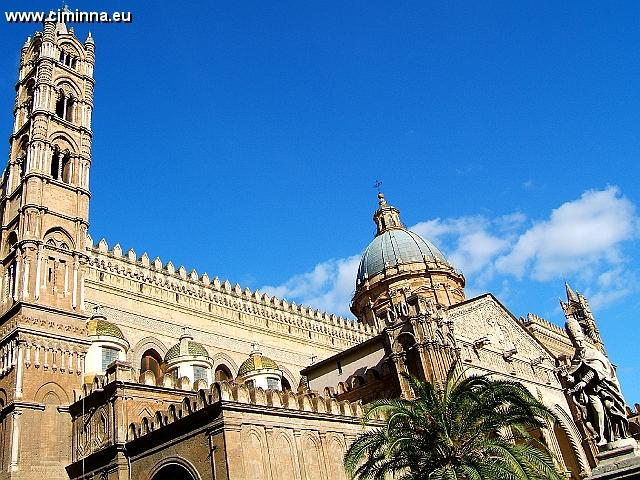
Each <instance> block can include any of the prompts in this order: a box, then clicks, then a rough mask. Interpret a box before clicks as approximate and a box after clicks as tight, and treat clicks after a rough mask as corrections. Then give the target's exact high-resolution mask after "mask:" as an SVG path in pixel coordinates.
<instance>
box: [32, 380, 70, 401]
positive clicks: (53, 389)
mask: <svg viewBox="0 0 640 480" xmlns="http://www.w3.org/2000/svg"><path fill="white" fill-rule="evenodd" d="M34 400H35V401H36V402H38V403H48V402H53V401H57V402H58V404H59V405H67V404H68V403H69V395H67V392H65V391H64V389H63V388H62V387H61V386H60V385H58V384H57V383H55V382H48V383H45V384H44V385H42V386H40V388H38V390H37V391H36V394H35V396H34Z"/></svg>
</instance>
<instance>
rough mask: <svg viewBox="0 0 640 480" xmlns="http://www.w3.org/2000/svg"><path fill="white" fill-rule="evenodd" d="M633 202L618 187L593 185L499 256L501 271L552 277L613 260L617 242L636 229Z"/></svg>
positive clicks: (526, 232)
mask: <svg viewBox="0 0 640 480" xmlns="http://www.w3.org/2000/svg"><path fill="white" fill-rule="evenodd" d="M635 225H636V217H635V212H634V207H633V204H632V203H631V202H630V201H629V200H627V199H626V198H624V197H622V196H621V194H620V191H619V189H618V188H616V187H609V188H606V189H604V190H589V191H587V192H585V193H583V194H582V196H581V197H580V198H579V199H577V200H574V201H572V202H567V203H565V204H563V205H561V206H560V207H559V208H557V209H555V210H553V211H552V212H551V216H550V218H549V219H548V220H545V221H541V222H537V223H536V224H534V225H533V226H532V227H531V228H529V229H528V230H526V231H525V232H524V233H522V234H521V235H520V236H519V238H518V241H517V242H516V243H515V245H514V246H513V248H512V250H511V251H510V252H509V253H508V254H506V255H503V256H501V257H500V258H498V259H497V261H496V264H495V265H496V268H497V270H498V271H499V272H501V273H506V274H512V275H515V276H516V277H518V278H521V277H523V276H525V275H528V276H531V277H532V278H534V279H536V280H549V279H552V278H559V277H561V276H563V275H567V274H572V273H575V272H578V271H580V270H582V269H584V268H587V267H590V266H594V265H595V264H598V263H600V262H606V263H610V262H614V261H615V259H616V258H617V257H618V255H619V252H618V246H619V244H620V243H621V242H622V241H624V240H628V239H630V238H632V237H633V236H634V235H635V233H636V231H635V230H636V228H635Z"/></svg>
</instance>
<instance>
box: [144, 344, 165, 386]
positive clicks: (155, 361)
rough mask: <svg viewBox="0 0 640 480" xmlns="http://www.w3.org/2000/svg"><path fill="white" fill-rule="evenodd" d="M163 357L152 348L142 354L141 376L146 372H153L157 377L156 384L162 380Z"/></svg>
mask: <svg viewBox="0 0 640 480" xmlns="http://www.w3.org/2000/svg"><path fill="white" fill-rule="evenodd" d="M161 364H162V357H161V356H160V355H159V354H158V352H156V351H155V350H154V349H152V348H150V349H149V350H147V351H146V352H144V353H143V354H142V359H141V360H140V376H142V375H144V372H146V371H151V372H152V373H153V374H154V375H155V377H156V384H158V382H159V381H160V379H161V378H162V368H161V367H160V365H161Z"/></svg>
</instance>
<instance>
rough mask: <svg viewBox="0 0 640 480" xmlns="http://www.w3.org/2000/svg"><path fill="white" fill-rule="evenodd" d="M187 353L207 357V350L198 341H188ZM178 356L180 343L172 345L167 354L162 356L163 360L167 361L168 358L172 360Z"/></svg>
mask: <svg viewBox="0 0 640 480" xmlns="http://www.w3.org/2000/svg"><path fill="white" fill-rule="evenodd" d="M189 355H190V356H192V357H208V356H209V352H207V349H206V348H204V347H203V346H202V344H200V343H198V342H193V341H189ZM179 356H180V344H179V343H176V344H175V345H174V346H173V347H171V348H170V349H169V351H168V352H167V354H166V355H165V356H164V361H165V362H168V361H169V360H173V359H174V358H178V357H179Z"/></svg>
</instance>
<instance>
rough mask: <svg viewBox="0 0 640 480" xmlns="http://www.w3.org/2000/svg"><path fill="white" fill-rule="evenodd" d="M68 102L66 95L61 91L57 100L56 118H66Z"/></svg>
mask: <svg viewBox="0 0 640 480" xmlns="http://www.w3.org/2000/svg"><path fill="white" fill-rule="evenodd" d="M65 102H66V98H65V96H64V93H63V92H62V91H61V92H60V93H59V94H58V99H57V100H56V116H57V117H58V118H64V113H65V112H64V105H65Z"/></svg>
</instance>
